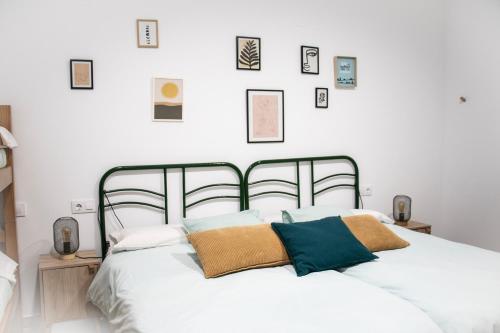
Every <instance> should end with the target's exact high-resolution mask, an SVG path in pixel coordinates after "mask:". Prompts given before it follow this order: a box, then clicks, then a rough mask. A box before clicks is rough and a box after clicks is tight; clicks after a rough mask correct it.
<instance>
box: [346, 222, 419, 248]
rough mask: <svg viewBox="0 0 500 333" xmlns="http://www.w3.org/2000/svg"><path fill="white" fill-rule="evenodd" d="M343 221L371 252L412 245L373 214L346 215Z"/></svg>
mask: <svg viewBox="0 0 500 333" xmlns="http://www.w3.org/2000/svg"><path fill="white" fill-rule="evenodd" d="M342 221H344V223H345V224H346V225H347V227H348V228H349V230H351V232H352V233H353V234H354V236H356V238H357V239H358V240H359V241H360V242H361V243H363V245H364V246H365V247H366V248H368V250H370V251H371V252H378V251H386V250H396V249H402V248H404V247H407V246H409V245H410V243H408V242H407V241H405V240H404V239H402V238H400V237H399V236H398V235H396V234H395V233H394V232H392V231H391V230H390V229H389V228H387V227H386V226H385V225H383V224H382V223H381V222H379V221H378V220H377V219H376V218H375V217H373V216H371V215H354V216H344V217H342Z"/></svg>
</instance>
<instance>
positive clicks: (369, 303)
mask: <svg viewBox="0 0 500 333" xmlns="http://www.w3.org/2000/svg"><path fill="white" fill-rule="evenodd" d="M195 258H196V257H195V255H194V250H193V248H192V247H191V246H190V245H189V244H180V245H174V246H169V247H160V248H154V249H147V250H139V251H131V252H123V253H118V254H113V255H112V256H110V257H108V258H107V259H106V260H105V261H104V263H103V265H102V267H101V269H100V270H99V272H98V274H97V275H96V277H95V279H94V281H93V283H92V285H91V287H90V289H89V294H88V295H89V298H90V300H91V301H92V302H93V303H94V304H96V305H97V306H98V307H99V308H100V309H101V311H102V312H103V313H104V314H105V315H106V316H107V317H108V319H109V320H110V323H111V325H112V326H113V328H114V329H115V330H116V331H117V332H144V333H146V332H147V333H156V332H161V333H164V332H301V333H302V332H342V333H348V332H371V333H377V332H384V333H391V332H394V333H396V332H397V333H401V332H405V333H413V332H415V333H417V332H418V333H427V332H429V333H431V332H432V333H434V332H441V330H440V329H439V328H438V327H437V325H436V324H435V323H434V322H433V321H432V320H431V319H430V318H429V317H428V316H427V315H426V314H425V313H423V312H422V311H421V310H419V309H418V308H417V307H415V306H413V305H412V304H410V303H409V302H406V301H403V300H401V299H399V298H398V297H396V296H394V295H391V294H390V293H387V292H385V291H383V290H382V289H380V288H376V287H373V286H370V285H368V284H366V283H364V282H361V281H358V280H356V279H353V278H350V277H347V276H345V275H343V274H341V273H339V272H336V271H327V272H321V273H315V274H310V275H308V276H306V277H301V278H299V277H297V276H296V274H295V271H294V270H293V267H292V266H290V265H288V266H283V267H275V268H265V269H257V270H250V271H245V272H240V273H236V274H231V275H227V276H224V277H220V278H216V279H205V278H204V276H203V273H202V271H201V269H200V267H199V266H198V264H197V263H196V262H195Z"/></svg>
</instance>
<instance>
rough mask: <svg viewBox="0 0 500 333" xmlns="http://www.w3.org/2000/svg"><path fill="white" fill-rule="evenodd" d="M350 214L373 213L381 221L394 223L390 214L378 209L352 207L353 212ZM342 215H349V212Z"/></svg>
mask: <svg viewBox="0 0 500 333" xmlns="http://www.w3.org/2000/svg"><path fill="white" fill-rule="evenodd" d="M350 215H371V216H373V217H374V218H376V219H377V220H379V221H380V222H383V223H387V224H394V220H393V219H391V218H390V217H389V216H387V215H385V214H383V213H381V212H377V211H376V210H371V209H351V214H350ZM342 216H349V215H348V214H342Z"/></svg>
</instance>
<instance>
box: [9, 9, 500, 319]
mask: <svg viewBox="0 0 500 333" xmlns="http://www.w3.org/2000/svg"><path fill="white" fill-rule="evenodd" d="M137 18H156V19H158V20H159V27H160V34H159V35H160V48H159V49H155V50H147V49H138V48H137V47H136V41H135V20H136V19H137ZM442 18H443V6H442V2H441V1H435V0H422V1H411V2H409V1H405V2H402V1H400V0H379V1H371V0H356V1H340V0H335V1H334V0H314V1H307V2H304V1H285V0H279V1H264V0H258V1H253V2H252V5H251V6H248V5H247V2H243V1H229V0H225V1H223V0H218V1H210V2H208V1H165V0H163V1H160V0H156V1H154V0H148V1H123V0H122V1H118V0H114V1H111V0H110V1H98V0H90V1H89V0H86V1H83V0H75V1H65V0H49V1H34V0H16V1H12V0H11V1H8V0H0V45H2V50H1V57H0V78H1V79H0V102H1V103H4V104H11V105H12V107H13V122H14V130H15V134H16V136H17V138H18V140H19V142H20V148H18V149H17V150H16V153H15V163H16V169H15V181H16V191H17V200H18V201H25V202H27V203H28V209H29V214H28V216H27V217H26V218H20V219H19V223H18V227H19V245H20V250H21V276H22V281H21V282H22V287H23V289H22V292H23V296H22V297H23V310H24V315H25V316H30V315H34V314H37V313H39V307H38V305H37V302H38V298H37V297H38V287H36V288H35V285H36V283H37V280H36V278H37V270H36V264H37V257H38V255H39V254H41V253H46V252H48V251H49V250H50V248H51V246H52V235H51V226H52V223H53V222H54V220H55V219H56V218H57V217H60V216H65V215H69V214H70V200H71V199H74V198H87V197H96V193H97V182H98V179H99V177H100V175H101V174H102V173H103V172H104V171H105V170H106V169H108V168H109V167H111V166H115V165H120V164H131V163H140V164H147V163H157V162H163V163H168V162H189V161H213V160H229V161H232V162H235V163H236V164H237V165H238V166H240V167H241V168H242V169H245V168H246V167H247V166H248V165H249V164H250V162H251V161H254V160H257V159H263V158H279V157H291V156H304V155H322V154H349V155H351V156H353V157H354V158H355V159H356V160H357V161H358V163H359V166H360V170H361V181H362V183H367V184H372V185H373V186H374V195H373V196H372V197H370V198H366V199H365V204H366V206H368V207H371V208H375V209H379V210H382V211H385V212H388V211H390V210H391V203H392V202H391V200H392V197H393V196H394V195H395V194H396V193H407V194H409V195H411V196H412V197H413V198H414V216H415V217H416V218H417V219H420V220H422V221H426V222H430V223H434V222H436V221H437V220H438V219H439V217H440V200H441V196H440V191H439V190H438V189H440V188H441V184H440V179H441V177H440V172H441V170H442V166H441V154H442V149H441V148H442V147H441V146H442V123H443V112H442V106H443V105H442V104H443V103H442V86H443V75H442V70H441V69H442V68H443V57H442V54H443V50H442V45H443V33H442V32H443V23H442ZM236 35H249V36H260V37H262V59H263V65H262V71H261V72H248V71H236V70H235V49H234V47H235V36H236ZM300 45H315V46H319V47H320V59H321V67H320V71H321V74H320V75H319V76H311V75H301V74H300V68H299V63H300ZM334 55H353V56H357V57H358V62H359V77H358V78H359V86H358V88H357V89H356V90H355V91H340V90H334V89H333V87H332V82H333V74H332V73H333V68H332V67H333V66H332V58H333V56H334ZM70 58H84V59H85V58H89V59H93V60H94V70H95V71H94V74H95V89H94V90H93V91H76V90H70V89H69V72H68V67H69V65H68V62H69V59H70ZM154 76H165V77H173V78H183V79H184V88H185V96H184V107H185V122H184V123H153V122H151V120H150V99H151V96H150V82H151V78H152V77H154ZM491 82H492V81H491ZM321 86H328V87H329V88H330V97H331V99H330V108H329V109H328V110H327V111H321V110H316V109H315V108H314V88H315V87H321ZM247 88H269V89H284V90H285V112H286V116H285V119H286V125H285V127H286V142H285V143H283V144H267V145H257V144H254V145H249V144H247V143H246V124H245V112H246V111H245V89H247ZM472 102H473V101H471V103H472ZM490 126H491V125H490ZM78 219H79V221H80V229H81V243H82V248H94V247H96V242H95V239H96V235H97V232H96V225H97V222H96V218H95V216H93V215H87V216H78ZM437 231H438V233H439V228H438V230H437Z"/></svg>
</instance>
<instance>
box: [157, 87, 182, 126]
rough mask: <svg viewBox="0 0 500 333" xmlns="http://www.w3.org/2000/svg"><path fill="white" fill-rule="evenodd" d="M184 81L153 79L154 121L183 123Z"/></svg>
mask: <svg viewBox="0 0 500 333" xmlns="http://www.w3.org/2000/svg"><path fill="white" fill-rule="evenodd" d="M182 120H183V114H182V80H179V79H164V78H154V79H153V121H182Z"/></svg>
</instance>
